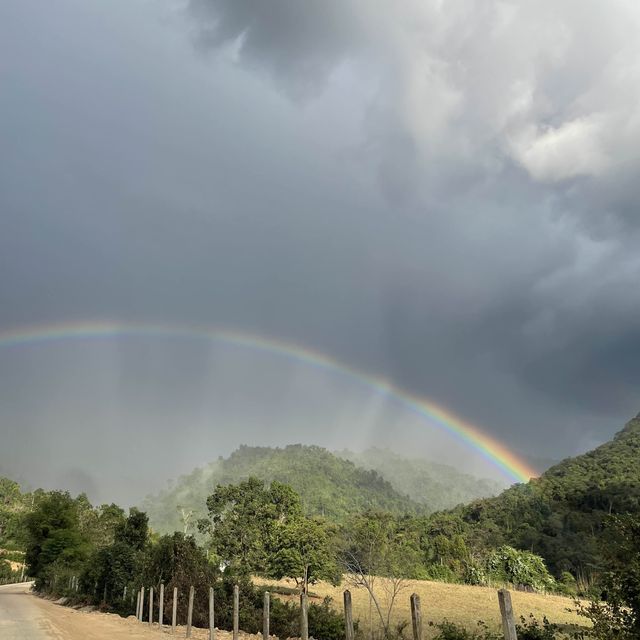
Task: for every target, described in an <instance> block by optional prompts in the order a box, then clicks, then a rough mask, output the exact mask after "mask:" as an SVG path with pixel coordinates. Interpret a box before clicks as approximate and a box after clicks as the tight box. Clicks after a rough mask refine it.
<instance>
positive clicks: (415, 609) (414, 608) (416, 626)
mask: <svg viewBox="0 0 640 640" xmlns="http://www.w3.org/2000/svg"><path fill="white" fill-rule="evenodd" d="M411 623H412V624H413V640H422V611H421V610H420V596H419V595H418V594H417V593H414V594H412V595H411Z"/></svg>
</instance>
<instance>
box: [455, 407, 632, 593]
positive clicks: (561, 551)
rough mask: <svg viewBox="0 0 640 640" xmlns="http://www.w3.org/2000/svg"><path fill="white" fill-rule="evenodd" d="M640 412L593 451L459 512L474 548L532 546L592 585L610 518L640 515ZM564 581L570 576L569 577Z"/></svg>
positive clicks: (556, 568)
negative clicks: (639, 460)
mask: <svg viewBox="0 0 640 640" xmlns="http://www.w3.org/2000/svg"><path fill="white" fill-rule="evenodd" d="M638 451H640V416H638V417H636V418H635V419H634V420H631V421H630V422H629V423H628V424H627V425H626V426H625V428H624V429H623V430H622V431H621V432H620V433H618V434H617V435H616V436H615V438H614V439H613V440H612V441H610V442H607V443H606V444H604V445H602V446H600V447H598V448H597V449H595V450H594V451H591V452H589V453H586V454H584V455H581V456H577V457H575V458H569V459H567V460H564V461H563V462H561V463H560V464H558V465H556V466H554V467H552V468H551V469H549V470H548V471H547V472H545V473H544V474H543V475H542V476H541V477H540V478H538V479H535V480H532V481H531V482H530V483H528V484H526V485H516V486H514V487H512V488H510V489H508V490H507V491H505V492H503V493H502V494H501V495H499V496H498V497H496V498H491V499H486V500H480V501H476V502H474V503H472V504H471V505H468V506H465V507H460V508H458V509H456V510H455V515H456V517H458V518H459V519H460V521H461V524H462V526H463V527H464V528H465V533H464V537H465V540H466V543H467V545H468V547H469V548H471V549H473V550H474V552H476V553H479V552H485V553H486V552H487V551H490V550H491V549H494V548H497V547H499V546H502V545H510V546H513V547H515V548H518V549H528V550H530V551H532V552H534V553H536V554H537V555H540V556H541V557H543V558H544V559H545V561H546V563H547V565H548V566H549V568H550V570H551V571H552V572H553V573H554V574H555V575H556V576H558V577H559V576H561V575H562V573H563V572H570V573H571V575H572V576H574V578H581V579H584V578H586V581H587V582H589V581H590V580H591V579H592V578H593V577H596V576H597V575H598V574H600V573H602V571H603V570H604V569H605V568H606V566H607V562H608V559H607V558H606V555H605V554H604V553H603V547H602V545H601V543H600V542H601V540H602V539H603V536H604V531H605V522H606V521H607V518H608V517H609V516H610V515H615V514H624V513H631V514H640V465H639V464H638V463H637V460H638ZM564 582H565V583H567V580H566V578H565V580H564Z"/></svg>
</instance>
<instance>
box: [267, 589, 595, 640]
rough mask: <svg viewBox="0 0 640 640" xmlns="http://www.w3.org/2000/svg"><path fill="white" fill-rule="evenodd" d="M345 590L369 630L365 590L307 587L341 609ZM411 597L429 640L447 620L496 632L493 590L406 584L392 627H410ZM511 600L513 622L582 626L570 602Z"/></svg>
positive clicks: (532, 597) (520, 596)
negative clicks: (418, 604) (480, 622)
mask: <svg viewBox="0 0 640 640" xmlns="http://www.w3.org/2000/svg"><path fill="white" fill-rule="evenodd" d="M256 583H257V584H262V585H266V584H277V585H278V586H281V587H293V586H295V584H294V583H293V582H291V581H287V580H282V581H279V582H277V583H276V582H274V581H272V580H271V581H268V580H260V579H257V580H256ZM347 588H348V589H350V591H351V595H352V600H353V615H354V619H359V621H360V628H361V629H364V630H368V629H369V596H368V594H367V592H366V591H365V590H364V589H355V588H353V587H351V586H348V585H347V584H346V583H345V582H343V584H342V585H341V586H339V587H334V586H332V585H330V584H327V583H324V582H321V583H317V584H314V585H313V586H312V587H310V591H311V594H310V595H312V596H314V597H315V598H314V599H316V601H317V599H322V598H324V597H325V596H330V597H331V598H332V599H333V603H334V606H336V607H337V608H338V607H342V592H343V591H344V589H347ZM412 593H417V594H418V595H419V596H420V601H421V605H422V617H423V620H424V632H425V637H426V638H431V637H432V636H433V635H435V634H434V633H433V630H432V629H430V628H429V626H428V624H427V623H428V621H433V622H442V621H443V620H445V619H446V620H449V621H451V622H455V623H457V624H461V625H464V626H466V627H468V628H470V629H471V628H474V627H475V626H476V624H477V622H478V620H483V621H484V622H486V623H487V625H489V626H490V627H492V628H495V629H498V628H499V625H500V610H499V607H498V596H497V592H496V590H495V589H491V588H488V587H472V586H469V585H460V584H445V583H442V582H427V581H423V580H408V581H407V586H406V588H405V589H403V591H402V592H401V593H400V595H399V596H398V599H397V603H396V605H395V608H394V612H393V616H392V620H393V624H394V625H395V624H397V623H399V622H402V621H407V622H409V623H410V621H411V614H410V610H409V596H410V595H411V594H412ZM382 594H383V592H380V593H379V592H378V591H377V590H376V595H379V596H380V597H382ZM278 597H283V598H285V599H289V598H295V596H278ZM511 598H512V601H513V609H514V612H515V614H516V618H519V617H520V616H525V617H528V616H529V613H533V614H534V615H535V616H536V617H537V618H538V619H539V620H542V617H543V616H546V617H547V618H548V619H549V621H550V622H556V623H559V624H582V625H583V624H584V620H582V619H580V618H578V616H576V614H575V613H570V612H568V611H567V609H568V608H574V606H573V601H572V600H571V599H570V598H564V597H561V596H552V595H543V594H539V593H525V592H521V591H512V592H511ZM314 599H311V601H312V602H313V601H314ZM375 615H376V614H375V611H374V616H375ZM373 624H374V628H375V627H376V626H377V623H376V619H375V617H374V619H373ZM410 636H411V627H410V626H408V627H407V629H406V632H405V637H410Z"/></svg>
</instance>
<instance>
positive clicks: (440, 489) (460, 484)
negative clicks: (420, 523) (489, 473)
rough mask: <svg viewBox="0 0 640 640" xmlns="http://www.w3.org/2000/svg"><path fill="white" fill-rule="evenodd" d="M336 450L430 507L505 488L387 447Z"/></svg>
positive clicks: (466, 500) (450, 503) (461, 500)
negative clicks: (362, 449)
mask: <svg viewBox="0 0 640 640" xmlns="http://www.w3.org/2000/svg"><path fill="white" fill-rule="evenodd" d="M336 453H337V455H338V456H340V457H341V458H345V459H346V460H351V461H352V462H353V463H354V464H356V465H358V466H360V467H362V468H364V469H371V470H373V471H376V472H377V473H379V474H380V475H381V476H382V477H383V478H384V479H385V480H387V481H388V482H390V483H391V485H392V486H393V488H394V489H396V491H399V492H400V493H402V494H404V495H407V496H409V498H411V500H413V501H414V502H417V503H418V504H421V505H424V506H425V507H427V509H428V510H429V511H440V510H442V509H449V508H451V507H453V506H455V505H457V504H464V503H467V502H471V501H472V500H475V499H477V498H484V497H489V496H495V495H497V494H498V493H500V491H502V490H503V489H504V485H503V484H501V483H499V482H497V481H495V480H490V479H487V478H478V477H476V476H473V475H471V474H466V473H463V472H461V471H459V470H458V469H456V468H455V467H452V466H450V465H446V464H440V463H437V462H433V461H431V460H426V459H424V458H409V457H406V456H402V455H400V454H398V453H395V452H393V451H391V450H389V449H380V448H377V447H371V448H369V449H366V450H365V451H362V452H360V453H356V452H353V451H348V450H344V451H338V452H336Z"/></svg>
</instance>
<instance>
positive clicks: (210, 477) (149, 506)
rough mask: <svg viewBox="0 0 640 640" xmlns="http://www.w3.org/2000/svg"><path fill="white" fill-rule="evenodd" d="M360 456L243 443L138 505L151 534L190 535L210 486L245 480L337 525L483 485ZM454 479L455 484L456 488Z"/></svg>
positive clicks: (432, 505)
mask: <svg viewBox="0 0 640 640" xmlns="http://www.w3.org/2000/svg"><path fill="white" fill-rule="evenodd" d="M351 455H354V456H357V455H360V454H351ZM362 455H363V456H364V457H363V458H362V460H363V463H362V464H359V462H358V461H357V460H355V461H352V460H349V459H347V456H346V454H341V455H336V454H334V453H332V452H330V451H328V450H327V449H324V448H322V447H318V446H309V445H300V444H296V445H289V446H286V447H283V448H272V447H249V446H245V445H243V446H241V447H240V448H238V449H237V450H236V451H234V452H233V453H232V454H231V455H230V456H229V457H228V458H219V459H218V460H217V461H215V462H212V463H211V464H209V465H207V466H206V467H204V468H199V469H195V470H194V471H193V472H191V473H190V474H187V475H184V476H181V477H180V478H178V479H177V480H176V481H174V482H172V483H170V485H169V487H168V488H167V489H165V490H163V491H161V492H160V493H158V494H156V495H153V496H148V497H147V498H145V500H144V501H143V503H142V505H141V508H142V509H144V510H145V511H146V512H147V513H148V515H149V518H150V522H151V525H152V527H153V528H154V529H156V530H157V531H159V532H165V531H174V530H182V531H188V532H194V530H195V523H196V521H197V519H198V518H199V517H202V516H203V515H204V514H205V511H206V507H205V501H206V498H207V496H209V495H210V494H211V493H212V492H213V490H214V488H215V486H216V485H218V484H223V485H225V484H235V483H238V482H240V481H242V480H246V479H247V478H249V477H250V476H254V477H257V478H259V479H260V480H263V481H264V482H272V481H274V480H277V481H279V482H284V483H286V484H289V485H291V486H292V487H293V489H294V490H295V491H296V492H298V493H299V494H300V497H301V499H302V503H303V507H304V509H305V511H306V512H307V513H308V514H311V515H323V516H325V517H327V518H329V519H332V520H337V521H339V520H342V519H344V518H345V517H346V516H348V515H350V514H353V513H359V512H362V511H366V510H376V511H386V512H390V513H395V514H412V515H426V514H427V513H430V512H432V511H434V510H436V509H441V508H445V507H453V506H455V505H456V504H458V503H459V502H460V499H461V496H467V495H470V494H472V495H470V497H469V499H471V498H475V497H478V496H482V495H487V494H486V493H485V491H486V490H488V485H487V484H486V481H479V480H477V479H473V482H476V483H479V484H478V485H477V486H478V488H479V490H478V491H477V492H475V493H473V492H472V491H471V478H470V476H466V475H464V474H459V473H457V472H456V471H455V470H454V469H452V468H450V467H446V466H445V465H428V466H427V467H425V468H428V469H429V473H426V471H425V469H422V468H421V467H420V465H418V464H417V462H416V461H413V463H411V464H410V463H409V462H408V461H406V459H404V458H402V457H401V456H398V455H397V454H393V453H392V452H387V451H383V450H371V451H370V453H369V454H366V453H365V454H362ZM386 458H388V460H387V462H386V463H385V459H386ZM403 461H405V462H407V464H406V465H404V466H405V467H406V468H405V469H402V466H403ZM426 464H428V463H426ZM401 469H402V474H400V473H399V471H400V470H401ZM437 473H442V474H444V475H446V478H445V480H444V481H441V480H438V479H437V478H435V477H434V476H435V474H437ZM412 474H414V475H413V476H412ZM456 482H460V484H461V486H460V487H459V488H456V486H455V483H456ZM407 493H410V494H411V495H410V496H409V495H407Z"/></svg>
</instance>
